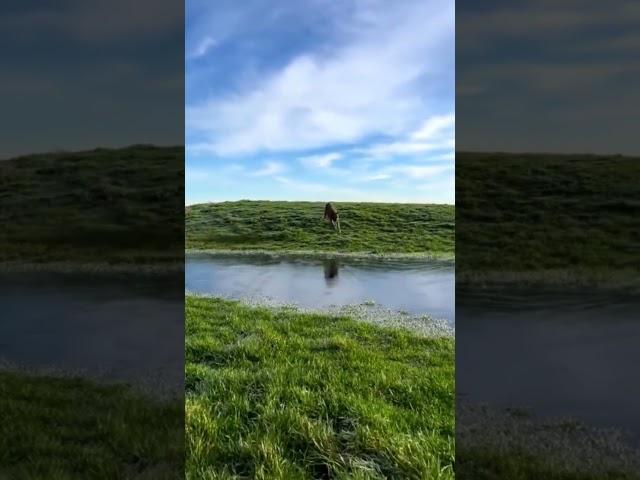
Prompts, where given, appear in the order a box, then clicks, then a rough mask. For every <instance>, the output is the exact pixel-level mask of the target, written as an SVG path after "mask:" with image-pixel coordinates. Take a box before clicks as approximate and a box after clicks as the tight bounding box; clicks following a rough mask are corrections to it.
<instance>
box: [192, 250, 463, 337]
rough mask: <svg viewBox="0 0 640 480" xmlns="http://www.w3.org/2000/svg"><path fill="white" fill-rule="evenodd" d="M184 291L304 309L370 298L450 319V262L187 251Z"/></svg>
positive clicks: (452, 309) (452, 286)
mask: <svg viewBox="0 0 640 480" xmlns="http://www.w3.org/2000/svg"><path fill="white" fill-rule="evenodd" d="M185 287H186V289H187V291H189V292H194V293H201V294H214V295H221V296H228V297H232V298H247V297H249V298H254V297H255V298H269V299H272V300H275V301H276V302H278V303H293V304H296V305H299V306H301V307H305V308H326V307H330V306H342V305H352V304H360V303H363V302H366V301H371V300H373V301H374V302H375V303H376V304H378V305H380V306H383V307H386V308H389V309H391V310H403V311H406V312H408V313H412V314H428V315H430V316H431V317H433V318H438V319H444V320H447V321H448V322H450V323H451V324H452V325H453V323H454V320H455V273H454V268H453V265H451V264H444V263H434V262H426V261H422V262H418V261H411V262H400V261H389V260H384V261H382V260H307V259H304V260H293V259H273V258H268V257H239V256H234V257H221V256H188V257H187V259H186V273H185Z"/></svg>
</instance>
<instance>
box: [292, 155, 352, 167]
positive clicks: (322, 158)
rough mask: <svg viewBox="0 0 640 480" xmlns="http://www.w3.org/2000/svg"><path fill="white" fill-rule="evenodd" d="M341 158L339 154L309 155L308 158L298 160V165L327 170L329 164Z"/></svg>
mask: <svg viewBox="0 0 640 480" xmlns="http://www.w3.org/2000/svg"><path fill="white" fill-rule="evenodd" d="M341 158H342V155H341V154H339V153H326V154H324V155H311V156H308V157H302V158H301V159H300V163H302V164H303V165H305V166H306V167H311V168H313V167H316V168H329V167H331V164H332V163H333V162H335V161H336V160H339V159H341Z"/></svg>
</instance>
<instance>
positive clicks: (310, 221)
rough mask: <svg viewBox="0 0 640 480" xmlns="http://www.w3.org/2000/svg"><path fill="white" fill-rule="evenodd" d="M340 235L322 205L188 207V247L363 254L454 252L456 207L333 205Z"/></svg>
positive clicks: (246, 203) (252, 203)
mask: <svg viewBox="0 0 640 480" xmlns="http://www.w3.org/2000/svg"><path fill="white" fill-rule="evenodd" d="M334 205H335V206H336V207H337V209H338V211H339V213H340V224H341V226H342V233H341V234H340V235H338V234H337V233H335V232H334V231H333V229H332V227H331V225H329V224H328V223H324V222H323V221H322V216H323V212H324V203H321V202H270V201H239V202H224V203H209V204H200V205H192V206H189V207H187V208H186V247H187V248H188V249H195V250H237V251H251V250H270V251H280V252H286V251H289V252H291V251H294V252H295V251H297V252H300V251H304V252H312V251H313V252H340V253H362V254H370V253H375V254H424V255H431V256H438V257H442V256H450V257H452V256H453V255H454V236H455V207H454V206H453V205H418V204H384V203H334Z"/></svg>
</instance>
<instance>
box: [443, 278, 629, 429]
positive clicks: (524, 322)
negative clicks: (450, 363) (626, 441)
mask: <svg viewBox="0 0 640 480" xmlns="http://www.w3.org/2000/svg"><path fill="white" fill-rule="evenodd" d="M638 312H640V300H639V299H638V297H637V296H634V295H630V294H623V293H612V292H606V291H598V290H571V291H567V290H564V289H560V288H556V289H548V290H546V291H543V290H540V289H536V290H532V289H517V288H503V289H499V288H496V289H480V290H471V289H464V290H462V289H459V290H458V305H457V330H456V366H457V368H456V372H457V373H456V386H457V391H458V394H459V395H461V396H462V398H466V399H468V400H470V401H474V402H481V403H486V404H488V405H491V406H497V407H529V408H531V410H532V412H533V413H535V414H538V415H544V416H554V417H555V416H562V417H564V416H569V417H575V418H577V419H579V420H582V421H584V422H586V423H588V424H592V425H594V426H601V427H616V428H620V429H624V430H629V431H630V432H631V433H632V434H634V435H635V436H636V439H637V438H638V436H639V435H640V409H638V404H639V402H640V382H639V381H638V375H637V372H636V368H637V366H638V365H640V348H638V345H640V322H639V321H638Z"/></svg>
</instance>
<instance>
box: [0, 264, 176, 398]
mask: <svg viewBox="0 0 640 480" xmlns="http://www.w3.org/2000/svg"><path fill="white" fill-rule="evenodd" d="M179 280H180V281H179V282H178V281H176V275H173V276H170V277H159V276H147V275H141V276H135V275H134V276H121V275H117V276H112V275H84V274H83V275H75V274H46V273H30V274H2V275H0V292H2V300H1V304H2V322H0V362H4V363H9V364H13V365H16V366H18V367H26V368H29V369H35V370H59V371H64V372H77V373H83V374H89V375H90V376H98V377H104V378H108V379H113V380H118V381H124V382H135V383H140V382H148V383H149V386H151V387H157V386H160V387H162V388H176V389H177V390H181V389H182V385H183V377H184V342H183V338H184V299H183V296H184V284H183V282H182V279H179ZM152 383H153V385H152Z"/></svg>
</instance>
